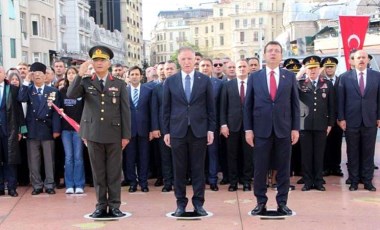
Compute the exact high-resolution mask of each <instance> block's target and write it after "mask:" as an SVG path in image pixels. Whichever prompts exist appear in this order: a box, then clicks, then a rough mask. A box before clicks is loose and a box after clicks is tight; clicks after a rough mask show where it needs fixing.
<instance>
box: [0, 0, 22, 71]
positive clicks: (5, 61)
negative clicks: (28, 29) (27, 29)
mask: <svg viewBox="0 0 380 230" xmlns="http://www.w3.org/2000/svg"><path fill="white" fill-rule="evenodd" d="M18 5H19V3H18V1H16V0H15V1H1V2H0V66H3V67H4V68H5V69H8V68H10V67H14V66H16V65H17V63H18V62H20V60H21V54H22V52H21V49H20V47H21V36H20V33H19V31H20V21H19V13H18V11H19V6H18Z"/></svg>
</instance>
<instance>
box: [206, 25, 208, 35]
mask: <svg viewBox="0 0 380 230" xmlns="http://www.w3.org/2000/svg"><path fill="white" fill-rule="evenodd" d="M205 33H206V34H207V33H208V26H206V27H205Z"/></svg>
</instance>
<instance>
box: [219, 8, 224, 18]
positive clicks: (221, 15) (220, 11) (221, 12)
mask: <svg viewBox="0 0 380 230" xmlns="http://www.w3.org/2000/svg"><path fill="white" fill-rule="evenodd" d="M219 16H220V17H223V9H219Z"/></svg>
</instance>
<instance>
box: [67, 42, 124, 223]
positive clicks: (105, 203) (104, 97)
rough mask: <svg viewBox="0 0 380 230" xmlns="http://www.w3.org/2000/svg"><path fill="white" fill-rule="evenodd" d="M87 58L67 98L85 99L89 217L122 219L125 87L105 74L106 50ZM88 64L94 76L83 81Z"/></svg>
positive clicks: (82, 130) (97, 50)
mask: <svg viewBox="0 0 380 230" xmlns="http://www.w3.org/2000/svg"><path fill="white" fill-rule="evenodd" d="M89 55H90V57H91V59H92V60H88V61H86V62H84V63H83V64H82V65H81V66H80V68H79V73H78V76H77V77H76V78H75V79H74V82H73V83H72V84H71V85H70V86H69V88H68V91H67V96H68V97H70V98H78V97H82V98H84V109H83V114H82V119H81V122H80V135H81V137H82V138H83V139H85V141H86V142H87V147H88V152H89V155H90V162H91V168H92V173H93V178H94V186H95V190H96V198H97V204H96V210H95V211H94V212H93V213H92V215H91V217H93V218H101V217H105V216H107V215H108V216H111V217H122V216H124V215H125V214H124V213H122V212H121V211H120V210H119V207H120V203H121V202H120V189H121V186H120V172H121V164H122V149H123V148H125V146H126V145H127V144H128V142H129V139H130V138H131V114H130V109H129V97H128V93H127V87H126V85H125V83H124V82H123V81H122V80H120V79H117V78H115V77H113V76H112V75H111V74H110V73H109V72H108V69H109V67H110V66H111V61H110V60H111V59H112V57H113V52H112V51H111V50H110V49H109V48H107V47H105V46H94V47H92V48H91V49H90V50H89ZM90 64H92V65H93V66H94V69H95V73H94V74H93V75H92V76H89V77H85V73H86V72H87V69H88V66H89V65H90ZM107 207H108V208H109V212H108V213H107Z"/></svg>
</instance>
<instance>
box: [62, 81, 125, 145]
mask: <svg viewBox="0 0 380 230" xmlns="http://www.w3.org/2000/svg"><path fill="white" fill-rule="evenodd" d="M67 96H68V97H69V98H78V97H82V98H83V99H84V109H83V113H82V119H81V122H80V135H81V137H82V138H84V139H87V140H89V141H93V142H98V143H103V144H107V143H119V142H120V141H121V139H130V138H131V112H130V107H129V96H128V92H127V86H126V84H125V83H124V82H123V81H121V80H120V79H117V78H114V77H112V76H111V75H110V74H109V75H108V76H107V79H106V84H105V86H104V90H103V91H102V90H101V87H100V82H99V80H98V77H97V76H96V75H95V74H94V75H93V76H92V77H83V78H81V77H79V76H77V77H76V78H75V79H74V82H73V83H72V84H71V85H70V86H69V88H68V90H67Z"/></svg>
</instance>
